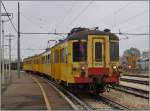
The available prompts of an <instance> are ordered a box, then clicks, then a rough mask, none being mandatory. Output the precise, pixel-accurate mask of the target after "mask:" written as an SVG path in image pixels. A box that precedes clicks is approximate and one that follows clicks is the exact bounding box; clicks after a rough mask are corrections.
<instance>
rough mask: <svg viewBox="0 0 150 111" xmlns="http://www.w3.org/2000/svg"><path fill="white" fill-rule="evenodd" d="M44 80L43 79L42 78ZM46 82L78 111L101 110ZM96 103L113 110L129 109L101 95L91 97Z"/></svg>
mask: <svg viewBox="0 0 150 111" xmlns="http://www.w3.org/2000/svg"><path fill="white" fill-rule="evenodd" d="M43 79H44V80H45V78H43ZM46 81H48V83H49V84H53V85H54V87H56V88H57V89H58V90H60V91H61V92H63V93H64V94H65V95H66V96H67V97H68V98H69V99H70V100H72V101H73V103H74V104H75V105H76V106H77V107H78V108H79V109H78V110H98V109H101V108H96V107H93V106H91V105H90V104H88V103H87V102H85V101H83V100H81V99H80V98H79V97H78V96H77V95H74V94H73V93H71V92H69V91H68V90H66V89H65V88H63V87H62V86H59V85H58V84H56V83H55V82H54V81H51V80H49V79H46ZM92 97H93V98H94V99H95V100H96V102H103V103H105V105H109V106H110V107H112V108H113V109H120V110H122V109H125V110H128V109H129V108H128V107H126V106H124V105H121V104H119V103H117V102H115V101H113V100H111V99H109V98H107V97H104V96H102V95H94V96H92Z"/></svg>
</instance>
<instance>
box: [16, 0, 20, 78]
mask: <svg viewBox="0 0 150 111" xmlns="http://www.w3.org/2000/svg"><path fill="white" fill-rule="evenodd" d="M17 69H18V78H20V5H19V2H18V65H17Z"/></svg>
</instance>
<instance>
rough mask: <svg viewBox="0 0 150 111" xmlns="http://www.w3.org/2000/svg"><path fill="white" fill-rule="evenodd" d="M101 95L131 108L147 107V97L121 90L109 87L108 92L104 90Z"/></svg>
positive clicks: (142, 108)
mask: <svg viewBox="0 0 150 111" xmlns="http://www.w3.org/2000/svg"><path fill="white" fill-rule="evenodd" d="M102 95H104V96H107V97H109V98H110V99H112V100H114V101H116V102H118V103H120V104H123V105H126V106H127V107H129V108H131V109H140V110H144V109H148V108H149V100H148V99H143V98H140V97H136V96H134V95H131V94H127V93H124V92H121V91H116V90H113V89H111V90H110V92H105V93H103V94H102Z"/></svg>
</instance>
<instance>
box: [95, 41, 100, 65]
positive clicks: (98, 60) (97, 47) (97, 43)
mask: <svg viewBox="0 0 150 111" xmlns="http://www.w3.org/2000/svg"><path fill="white" fill-rule="evenodd" d="M95 61H96V62H101V61H102V43H101V42H96V43H95Z"/></svg>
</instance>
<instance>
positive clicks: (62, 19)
mask: <svg viewBox="0 0 150 111" xmlns="http://www.w3.org/2000/svg"><path fill="white" fill-rule="evenodd" d="M76 2H77V1H76ZM74 7H75V3H74V2H73V3H72V4H71V7H70V8H69V10H68V11H67V13H66V15H64V16H63V17H62V18H61V21H60V22H58V24H56V28H57V27H59V26H60V25H62V24H63V22H64V20H65V19H66V17H67V16H68V14H70V13H71V11H72V10H73V8H74Z"/></svg>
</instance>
